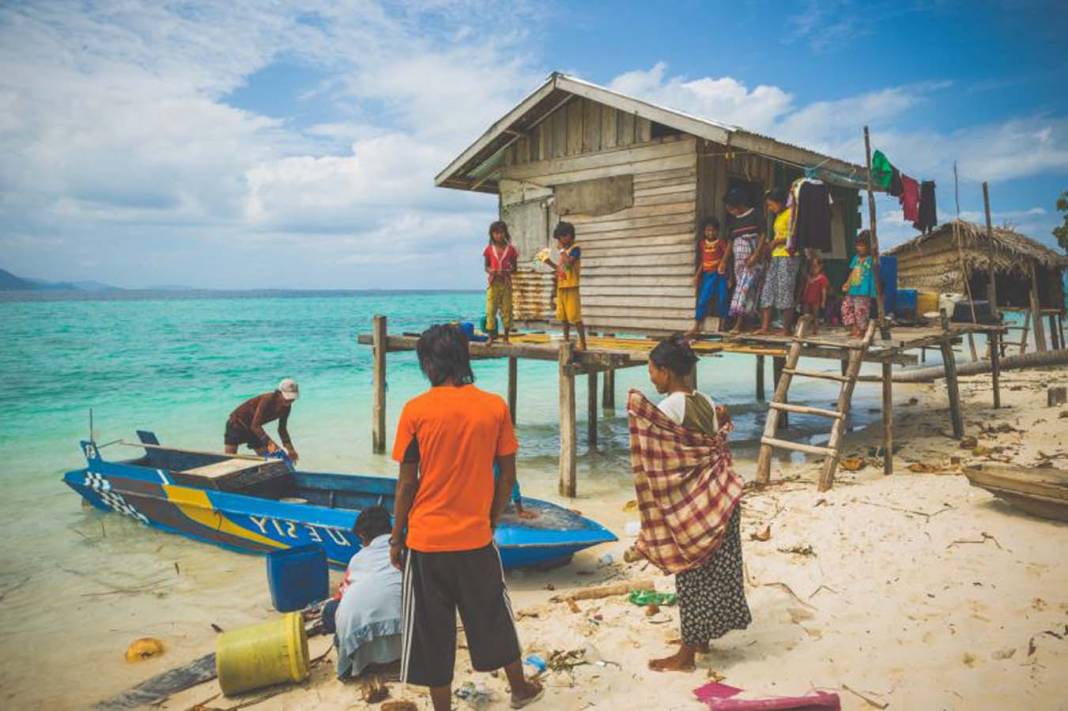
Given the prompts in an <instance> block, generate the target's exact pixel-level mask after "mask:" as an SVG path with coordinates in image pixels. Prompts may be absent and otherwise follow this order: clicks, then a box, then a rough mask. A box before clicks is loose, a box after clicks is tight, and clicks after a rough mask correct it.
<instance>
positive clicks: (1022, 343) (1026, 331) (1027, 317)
mask: <svg viewBox="0 0 1068 711" xmlns="http://www.w3.org/2000/svg"><path fill="white" fill-rule="evenodd" d="M1021 312H1022V313H1023V315H1024V319H1023V325H1022V326H1006V327H1005V328H1006V331H1020V332H1021V333H1020V340H1019V341H1018V342H1017V341H1008V342H1006V341H1005V340H1004V339H1002V341H1001V354H1002V355H1005V349H1006V348H1011V347H1015V348H1019V349H1020V355H1023V354H1024V353H1026V352H1027V337H1028V336H1029V335H1030V334H1031V320H1032V318H1034V315H1033V314H1032V312H1031V309H1021Z"/></svg>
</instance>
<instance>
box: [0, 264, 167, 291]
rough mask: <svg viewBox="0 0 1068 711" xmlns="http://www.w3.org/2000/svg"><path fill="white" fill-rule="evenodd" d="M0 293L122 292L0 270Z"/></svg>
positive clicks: (108, 286) (95, 283)
mask: <svg viewBox="0 0 1068 711" xmlns="http://www.w3.org/2000/svg"><path fill="white" fill-rule="evenodd" d="M171 288H174V287H171ZM0 291H123V289H122V288H120V287H117V286H112V285H111V284H104V283H103V282H99V281H46V280H44V279H31V278H29V277H20V276H15V275H14V274H12V273H11V272H9V271H7V270H6V269H0Z"/></svg>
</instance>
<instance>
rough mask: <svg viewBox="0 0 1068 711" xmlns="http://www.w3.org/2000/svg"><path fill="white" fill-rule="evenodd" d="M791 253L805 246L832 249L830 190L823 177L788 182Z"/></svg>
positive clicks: (825, 249)
mask: <svg viewBox="0 0 1068 711" xmlns="http://www.w3.org/2000/svg"><path fill="white" fill-rule="evenodd" d="M790 206H791V207H792V208H793V212H792V214H791V221H790V241H789V243H788V247H789V249H790V252H791V253H792V254H798V253H799V252H800V251H801V250H804V249H818V250H820V251H821V252H829V251H830V250H831V191H830V188H829V187H828V186H827V184H826V183H824V182H823V181H822V180H811V179H808V178H799V179H798V180H795V181H794V183H793V185H791V186H790Z"/></svg>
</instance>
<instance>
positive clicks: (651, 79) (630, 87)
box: [609, 62, 793, 131]
mask: <svg viewBox="0 0 1068 711" xmlns="http://www.w3.org/2000/svg"><path fill="white" fill-rule="evenodd" d="M666 72H667V65H666V64H665V63H664V62H660V63H658V64H656V65H654V66H653V67H652V68H651V69H648V70H635V71H630V72H626V73H624V74H620V75H619V76H617V77H616V78H615V79H613V80H612V81H611V83H610V84H609V88H611V89H614V90H615V91H618V92H621V93H623V94H629V95H631V96H637V97H640V98H642V99H645V100H646V101H651V102H652V103H655V104H660V105H662V106H667V107H670V108H674V109H677V110H680V111H685V112H687V113H691V114H693V115H695V116H699V117H702V118H707V119H712V120H714V121H717V122H719V123H725V124H732V125H741V126H745V127H746V128H748V129H750V130H753V131H766V130H770V129H771V128H772V127H773V126H774V125H775V123H776V122H777V121H778V120H779V118H780V117H782V116H784V115H785V114H787V113H788V112H789V111H790V110H791V107H792V104H793V96H791V95H790V94H788V93H786V92H785V91H783V90H782V89H780V88H778V87H775V86H764V85H761V86H757V87H755V88H753V89H752V90H750V89H748V88H747V87H746V86H745V84H743V83H742V82H740V81H738V80H736V79H733V78H731V77H715V78H714V77H702V78H699V79H687V78H686V77H682V76H674V77H665V74H666Z"/></svg>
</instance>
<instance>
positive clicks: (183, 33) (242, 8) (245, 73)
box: [0, 0, 544, 285]
mask: <svg viewBox="0 0 1068 711" xmlns="http://www.w3.org/2000/svg"><path fill="white" fill-rule="evenodd" d="M529 20H530V12H529V11H528V10H526V9H525V8H524V7H522V6H521V5H518V6H517V5H512V6H509V8H507V9H505V8H501V9H499V10H495V9H492V8H481V7H480V6H479V5H477V4H475V3H468V4H462V5H458V4H456V3H451V4H443V3H425V4H421V5H407V4H403V5H390V6H385V5H381V4H379V3H378V2H375V1H373V0H365V1H363V2H356V3H350V4H346V5H344V6H338V5H336V4H334V3H328V2H311V3H300V4H296V3H294V4H280V5H273V6H270V7H268V6H264V5H262V4H258V3H247V4H243V3H223V4H217V3H190V4H186V5H183V6H181V7H177V8H175V7H169V6H158V7H157V6H154V5H151V4H137V5H134V4H129V3H104V4H100V5H78V6H73V5H69V4H65V3H51V4H50V3H39V4H35V5H33V6H27V7H12V6H7V7H0V67H3V71H2V72H0V151H2V153H3V155H4V156H5V158H4V160H3V161H2V162H0V219H3V220H4V221H5V222H6V223H7V224H8V225H10V226H12V228H13V231H14V229H17V230H18V232H19V234H24V235H27V234H39V235H42V237H44V236H45V235H47V236H48V239H51V240H57V239H59V240H67V242H68V244H69V245H70V246H71V247H72V252H73V251H77V248H80V247H81V246H82V245H84V244H86V243H87V242H89V241H94V240H95V246H97V247H100V246H102V245H104V244H106V243H108V242H109V241H111V242H112V243H113V242H115V241H117V240H119V239H120V237H119V234H120V233H121V234H126V233H127V231H126V230H125V229H119V228H120V227H123V228H133V229H134V230H135V231H137V230H143V231H144V232H145V234H146V237H154V238H165V239H168V240H177V241H183V242H189V240H191V239H193V235H194V234H196V235H209V237H207V239H214V240H215V241H216V242H217V249H219V250H225V249H229V248H230V247H228V246H227V245H232V244H235V240H236V241H237V242H240V241H241V238H242V237H243V236H250V235H251V236H252V237H255V235H256V234H257V233H258V234H260V235H263V236H267V235H277V234H279V233H280V232H283V231H287V232H291V233H292V235H293V239H295V240H303V241H305V242H308V243H318V244H334V246H335V247H338V246H342V247H343V246H345V245H344V244H342V243H338V242H331V239H332V238H331V237H330V236H331V235H333V236H337V235H348V238H349V239H350V240H352V241H359V240H361V239H365V240H368V241H374V240H376V239H378V237H377V235H379V234H381V233H382V231H383V230H385V231H395V230H396V229H397V228H398V226H399V228H401V229H409V228H411V227H412V226H415V228H416V229H419V230H422V231H423V232H424V233H427V234H434V235H438V236H439V237H440V241H439V242H438V243H437V244H435V245H431V246H429V247H428V248H427V249H428V250H429V251H430V252H438V253H444V252H445V251H446V249H447V246H446V245H447V243H448V240H449V239H451V240H456V239H463V236H464V235H465V234H471V235H472V236H473V239H474V240H476V241H480V240H481V234H482V232H483V230H482V228H478V229H475V230H474V231H473V232H468V233H465V232H454V233H453V234H451V235H449V236H448V237H446V235H444V233H443V230H465V231H466V230H471V228H472V227H473V226H474V225H475V223H476V222H477V223H479V224H480V223H482V222H484V221H485V220H487V219H490V218H491V215H492V210H493V201H492V200H491V199H489V198H486V197H485V196H471V195H464V194H461V193H456V192H452V191H443V190H437V189H434V188H433V175H434V174H435V173H436V172H437V171H438V170H440V169H441V168H442V167H443V166H444V165H445V164H446V163H447V161H448V159H450V158H451V157H452V155H453V153H454V152H455V151H456V150H459V149H460V148H461V147H462V146H463V145H466V143H467V142H469V141H470V140H472V139H473V137H474V136H475V135H477V134H478V133H480V132H481V131H483V130H484V129H485V128H486V127H487V126H488V125H489V124H490V123H491V122H492V121H493V120H494V119H496V118H497V117H498V115H499V114H501V113H503V112H504V111H505V110H507V108H509V107H510V106H511V104H512V102H514V101H515V100H517V99H518V98H519V96H520V95H521V93H522V92H524V91H528V90H529V88H530V87H531V86H532V85H534V84H536V82H537V81H538V80H539V79H540V78H542V77H543V76H544V72H542V71H541V70H536V69H532V68H531V66H532V62H531V61H530V60H528V59H527V58H526V57H525V54H524V52H523V51H522V45H523V41H524V35H523V30H522V29H521V28H522V27H524V26H525V23H527V22H528V21H529ZM491 30H492V31H491ZM487 37H489V38H491V39H489V40H487V39H486V38H487ZM279 61H284V62H293V61H296V62H302V63H305V64H307V65H309V66H314V67H318V68H321V69H322V71H323V73H324V74H326V75H327V76H328V79H327V80H324V81H323V82H322V83H320V85H319V86H317V87H314V88H313V89H311V90H306V91H304V92H303V96H302V97H300V98H298V101H302V102H314V103H319V104H326V105H329V106H332V107H335V108H336V111H335V112H334V114H335V115H338V116H344V115H346V114H347V115H349V116H350V117H351V118H349V119H344V118H340V119H338V120H331V121H326V122H320V123H318V124H313V125H311V126H309V127H306V128H304V129H300V128H298V127H297V126H296V125H295V124H294V123H293V121H291V120H288V119H279V118H268V117H266V116H263V115H257V114H255V113H252V112H250V111H246V110H241V109H237V108H234V107H233V106H230V105H228V104H227V103H226V99H227V96H228V95H229V93H230V92H232V91H234V90H235V89H238V88H240V87H242V86H243V85H244V84H245V83H246V82H248V81H249V79H250V77H254V75H255V73H256V72H258V71H259V70H261V69H264V68H266V67H269V66H270V65H271V64H272V63H275V62H279ZM280 108H282V113H281V115H286V111H285V108H286V107H280ZM458 213H464V215H465V217H464V219H458V218H457V214H458ZM394 234H395V232H394ZM197 239H204V237H197ZM347 244H349V245H350V246H351V243H347ZM20 245H21V242H20ZM75 245H77V247H76V246H75ZM30 252H31V250H30V248H29V247H28V246H25V245H22V246H21V247H20V249H19V250H15V251H14V252H12V253H11V254H9V255H8V256H9V257H11V258H12V259H13V260H14V261H15V262H16V263H18V262H19V261H20V260H21V261H24V262H30V261H32V259H31V258H30ZM350 252H352V253H354V254H359V255H360V256H359V260H360V261H362V262H367V263H372V262H374V260H375V259H380V260H382V261H383V262H385V261H387V260H392V261H396V260H397V259H398V257H397V255H396V254H394V253H390V252H388V251H386V250H369V251H364V252H359V251H358V250H350ZM342 257H343V258H344V255H342ZM115 259H116V261H118V260H119V259H121V257H120V255H115ZM71 260H72V263H73V262H74V258H73V256H72V258H71ZM474 261H475V262H476V264H475V268H474V270H473V271H474V272H478V265H477V260H474ZM127 266H129V265H127ZM38 271H39V270H38ZM121 271H122V270H121V269H120V268H118V267H116V269H115V272H116V273H118V272H121ZM126 271H127V272H128V271H129V269H127V270H126ZM114 278H116V280H117V281H123V279H122V278H121V277H114ZM146 278H149V279H153V278H154V277H151V276H149V277H146ZM154 279H155V280H156V281H173V278H171V277H169V276H168V277H167V278H163V277H162V276H161V277H159V278H154ZM473 283H477V282H473ZM249 285H254V284H249ZM335 285H337V284H335Z"/></svg>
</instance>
